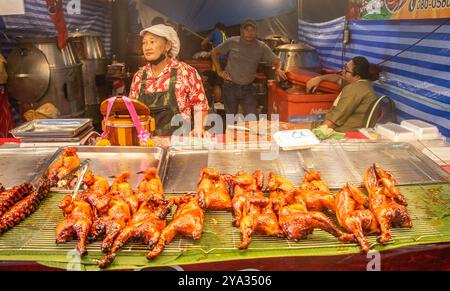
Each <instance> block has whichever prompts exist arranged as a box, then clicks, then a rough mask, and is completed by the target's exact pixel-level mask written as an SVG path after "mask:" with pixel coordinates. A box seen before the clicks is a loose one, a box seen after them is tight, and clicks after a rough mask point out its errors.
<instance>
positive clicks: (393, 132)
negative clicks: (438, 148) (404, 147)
mask: <svg viewBox="0 0 450 291" xmlns="http://www.w3.org/2000/svg"><path fill="white" fill-rule="evenodd" d="M375 131H376V132H377V133H378V134H381V135H382V137H383V138H386V139H390V140H392V141H414V140H416V139H417V138H416V135H415V134H414V132H413V131H411V130H409V129H407V128H405V127H403V126H400V125H399V124H396V123H392V122H388V123H386V124H377V125H376V126H375Z"/></svg>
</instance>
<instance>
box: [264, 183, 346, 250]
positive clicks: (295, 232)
mask: <svg viewBox="0 0 450 291" xmlns="http://www.w3.org/2000/svg"><path fill="white" fill-rule="evenodd" d="M268 189H269V191H270V196H269V197H270V200H271V201H272V204H273V207H274V209H276V210H277V214H278V222H279V225H280V226H281V228H282V230H283V232H284V233H285V235H286V237H287V238H288V239H289V240H295V241H296V240H300V239H305V238H307V236H308V235H309V234H312V233H313V231H314V229H315V228H319V229H322V230H324V231H326V232H329V233H331V234H332V235H334V236H335V237H337V238H338V239H339V240H341V241H353V240H354V237H353V235H351V234H347V233H344V232H342V231H340V230H339V229H338V228H337V226H336V225H335V224H334V223H333V221H332V220H331V219H330V218H328V217H327V216H326V215H325V214H323V213H321V212H318V211H308V208H307V207H306V203H305V202H304V201H303V200H302V199H301V198H299V197H300V196H299V192H300V190H299V189H298V188H295V187H293V184H292V183H291V182H290V181H289V180H287V179H286V178H284V177H281V176H276V175H273V174H270V175H269V182H268Z"/></svg>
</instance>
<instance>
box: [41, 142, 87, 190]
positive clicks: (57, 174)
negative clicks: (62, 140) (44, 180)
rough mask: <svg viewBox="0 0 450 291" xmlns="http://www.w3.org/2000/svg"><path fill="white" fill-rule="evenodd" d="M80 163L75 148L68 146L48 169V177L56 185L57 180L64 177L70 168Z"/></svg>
mask: <svg viewBox="0 0 450 291" xmlns="http://www.w3.org/2000/svg"><path fill="white" fill-rule="evenodd" d="M79 165H80V159H79V158H78V155H77V149H76V148H74V147H68V148H67V149H66V150H65V151H64V153H62V155H61V156H60V157H59V159H58V160H56V161H55V162H54V163H53V164H52V165H51V167H50V169H49V170H48V175H47V177H48V179H49V180H50V181H51V182H52V183H53V185H56V184H57V183H58V181H59V180H61V179H63V178H64V177H66V176H67V175H68V174H69V173H70V172H71V171H72V170H74V169H75V168H76V167H78V166H79Z"/></svg>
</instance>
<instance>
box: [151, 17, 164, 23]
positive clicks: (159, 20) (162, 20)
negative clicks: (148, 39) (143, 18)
mask: <svg viewBox="0 0 450 291" xmlns="http://www.w3.org/2000/svg"><path fill="white" fill-rule="evenodd" d="M157 24H166V21H165V20H164V18H162V17H161V16H156V17H155V18H153V20H152V25H157Z"/></svg>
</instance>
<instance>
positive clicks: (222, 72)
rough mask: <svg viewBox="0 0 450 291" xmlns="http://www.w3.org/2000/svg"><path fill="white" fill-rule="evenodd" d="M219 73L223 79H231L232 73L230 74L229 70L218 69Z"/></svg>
mask: <svg viewBox="0 0 450 291" xmlns="http://www.w3.org/2000/svg"><path fill="white" fill-rule="evenodd" d="M217 75H219V77H221V78H222V79H224V80H227V81H231V77H230V74H228V72H227V71H222V70H221V71H218V72H217Z"/></svg>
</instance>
